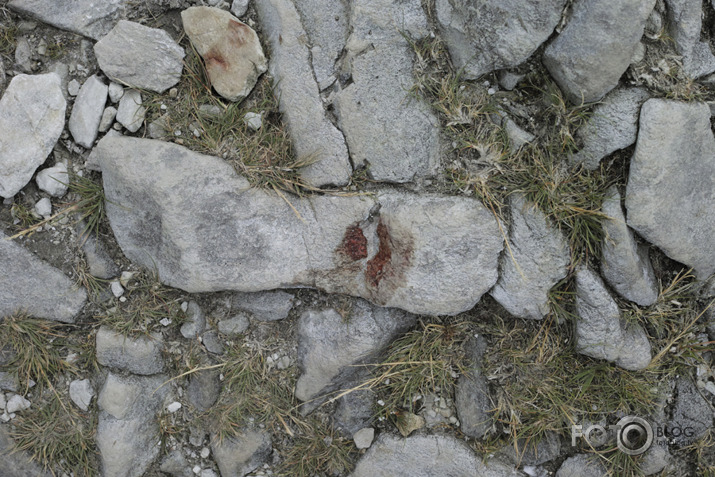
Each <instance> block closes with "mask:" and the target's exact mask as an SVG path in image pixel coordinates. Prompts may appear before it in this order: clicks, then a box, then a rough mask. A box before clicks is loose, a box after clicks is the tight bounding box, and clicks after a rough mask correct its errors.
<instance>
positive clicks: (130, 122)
mask: <svg viewBox="0 0 715 477" xmlns="http://www.w3.org/2000/svg"><path fill="white" fill-rule="evenodd" d="M145 115H146V108H145V107H144V106H142V95H141V93H140V92H139V91H137V90H136V89H128V90H126V91H125V92H124V95H123V96H122V99H120V100H119V107H118V108H117V121H119V123H120V124H121V125H122V126H124V127H125V128H127V130H128V131H129V132H137V131H138V130H139V128H140V127H141V126H142V124H143V123H144V116H145Z"/></svg>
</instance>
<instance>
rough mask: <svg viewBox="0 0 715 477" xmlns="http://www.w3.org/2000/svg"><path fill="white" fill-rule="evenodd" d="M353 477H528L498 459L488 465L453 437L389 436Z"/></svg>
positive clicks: (384, 435)
mask: <svg viewBox="0 0 715 477" xmlns="http://www.w3.org/2000/svg"><path fill="white" fill-rule="evenodd" d="M350 475H351V476H352V477H388V476H389V477H433V476H437V475H444V476H447V475H448V476H451V477H474V476H475V475H478V476H483V477H507V476H519V475H524V474H522V473H521V472H518V471H516V470H514V469H513V468H511V467H510V466H506V465H504V464H502V463H500V462H498V461H497V460H496V459H492V460H490V461H489V462H488V463H487V464H486V465H485V464H483V463H482V461H481V460H480V459H479V457H478V456H477V455H476V454H475V453H474V452H473V451H472V450H471V449H470V448H469V446H467V444H466V443H464V442H463V441H460V440H458V439H456V438H454V437H450V436H440V435H432V436H428V435H414V436H412V437H408V438H406V439H402V438H399V437H396V436H394V435H391V434H388V433H386V432H385V433H382V434H380V437H378V438H377V441H376V442H375V443H373V445H372V447H370V449H368V451H367V452H366V453H365V455H364V456H363V457H362V458H361V459H360V460H359V461H358V463H357V465H356V466H355V471H354V472H353V473H352V474H350Z"/></svg>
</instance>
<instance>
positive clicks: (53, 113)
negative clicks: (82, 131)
mask: <svg viewBox="0 0 715 477" xmlns="http://www.w3.org/2000/svg"><path fill="white" fill-rule="evenodd" d="M66 108H67V103H66V101H65V98H64V95H63V94H62V86H61V80H60V77H59V75H57V74H56V73H48V74H44V75H34V76H29V75H17V76H15V77H14V78H13V79H12V81H11V82H10V85H9V86H8V87H7V90H5V94H4V95H3V97H2V99H0V196H2V197H5V198H9V197H12V196H14V195H15V194H16V193H17V192H19V191H20V189H22V188H23V187H25V185H26V184H27V183H28V182H30V179H31V178H32V175H33V174H34V173H35V170H37V168H38V167H39V166H40V165H41V164H42V163H43V162H45V159H47V156H48V154H49V153H50V151H52V148H53V147H55V144H56V143H57V139H59V137H60V134H61V133H62V129H63V128H64V125H65V109H66Z"/></svg>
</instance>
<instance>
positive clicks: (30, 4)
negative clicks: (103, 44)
mask: <svg viewBox="0 0 715 477" xmlns="http://www.w3.org/2000/svg"><path fill="white" fill-rule="evenodd" d="M128 3H129V0H103V1H101V2H98V1H96V0H11V1H10V3H8V7H10V8H11V9H12V10H15V11H16V12H19V13H22V14H24V15H28V16H30V17H32V18H35V19H37V20H39V21H41V22H43V23H47V24H48V25H52V26H54V27H57V28H60V29H62V30H67V31H71V32H74V33H79V34H80V35H84V36H86V37H89V38H92V39H94V40H99V39H100V38H102V37H103V36H104V35H106V34H107V33H108V32H109V30H111V29H112V27H113V26H114V24H115V23H116V21H117V20H118V19H119V18H120V17H121V15H122V14H123V13H124V12H125V10H126V5H127V4H128Z"/></svg>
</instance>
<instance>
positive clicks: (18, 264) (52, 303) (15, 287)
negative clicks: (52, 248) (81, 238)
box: [0, 232, 87, 323]
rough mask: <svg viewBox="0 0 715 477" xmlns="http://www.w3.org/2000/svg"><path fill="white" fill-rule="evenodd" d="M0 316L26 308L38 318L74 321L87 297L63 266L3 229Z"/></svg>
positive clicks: (1, 236)
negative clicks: (42, 257) (48, 260)
mask: <svg viewBox="0 0 715 477" xmlns="http://www.w3.org/2000/svg"><path fill="white" fill-rule="evenodd" d="M0 270H2V273H0V318H1V317H4V316H9V315H11V314H13V313H17V312H20V311H25V312H27V314H29V315H30V316H33V317H35V318H44V319H46V320H52V321H61V322H63V323H74V320H75V317H76V316H77V314H78V313H79V312H80V310H81V309H82V307H83V306H84V303H85V301H87V293H86V292H85V291H84V288H79V287H77V286H76V285H75V284H74V282H72V280H70V279H69V278H68V277H67V276H66V275H65V274H63V273H62V272H61V271H60V270H58V269H56V268H54V267H52V266H50V265H49V264H47V263H45V262H43V261H42V260H40V259H39V258H38V257H36V256H35V255H34V254H33V253H31V252H29V251H28V250H26V249H25V248H24V247H22V246H21V245H19V244H17V243H15V242H13V241H12V240H8V238H7V237H6V236H5V235H4V234H3V233H2V232H0Z"/></svg>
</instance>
